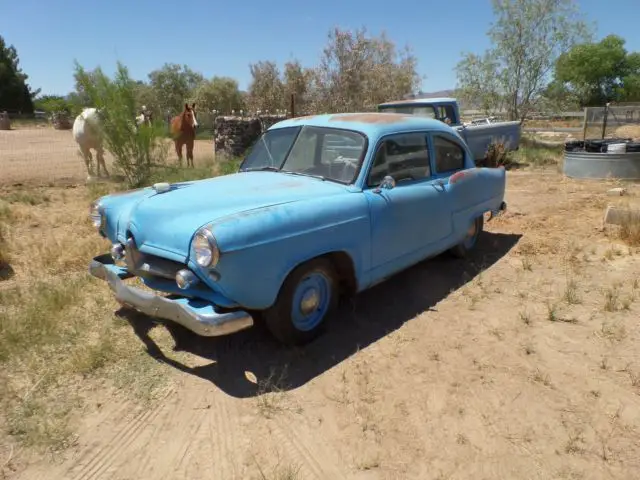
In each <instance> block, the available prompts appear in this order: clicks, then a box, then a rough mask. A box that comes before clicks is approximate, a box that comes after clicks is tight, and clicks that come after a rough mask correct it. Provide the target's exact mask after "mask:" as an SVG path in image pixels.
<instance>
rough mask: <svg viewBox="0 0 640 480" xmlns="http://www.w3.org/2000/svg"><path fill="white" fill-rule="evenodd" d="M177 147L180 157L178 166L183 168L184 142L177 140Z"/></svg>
mask: <svg viewBox="0 0 640 480" xmlns="http://www.w3.org/2000/svg"><path fill="white" fill-rule="evenodd" d="M175 146H176V154H177V155H178V165H180V166H182V141H181V140H176V141H175Z"/></svg>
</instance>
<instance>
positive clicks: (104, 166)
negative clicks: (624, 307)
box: [96, 146, 109, 177]
mask: <svg viewBox="0 0 640 480" xmlns="http://www.w3.org/2000/svg"><path fill="white" fill-rule="evenodd" d="M96 152H97V162H96V163H97V164H98V172H100V165H102V169H103V170H104V174H105V176H106V177H109V171H108V170H107V164H106V163H104V150H103V149H102V146H100V147H98V148H97V149H96ZM98 175H100V173H98Z"/></svg>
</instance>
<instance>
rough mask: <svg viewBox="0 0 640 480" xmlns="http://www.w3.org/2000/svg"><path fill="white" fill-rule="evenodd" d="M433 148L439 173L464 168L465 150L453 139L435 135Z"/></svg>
mask: <svg viewBox="0 0 640 480" xmlns="http://www.w3.org/2000/svg"><path fill="white" fill-rule="evenodd" d="M433 150H434V155H435V166H436V172H437V173H446V172H451V171H454V170H462V169H463V168H464V150H463V149H462V147H460V145H458V144H457V143H455V142H454V141H452V140H449V139H446V138H443V137H441V136H438V135H436V136H434V137H433Z"/></svg>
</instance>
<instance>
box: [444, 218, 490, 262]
mask: <svg viewBox="0 0 640 480" xmlns="http://www.w3.org/2000/svg"><path fill="white" fill-rule="evenodd" d="M483 227H484V216H482V215H480V216H479V217H477V218H475V219H474V220H473V222H471V225H469V229H468V230H467V234H466V235H465V237H464V239H463V240H462V242H460V243H459V244H458V245H456V246H455V247H453V248H452V249H451V253H452V254H453V255H454V256H456V257H458V258H464V257H466V256H467V254H468V253H469V252H470V251H471V250H473V249H474V248H475V246H476V244H477V243H478V237H479V236H480V233H481V232H482V229H483Z"/></svg>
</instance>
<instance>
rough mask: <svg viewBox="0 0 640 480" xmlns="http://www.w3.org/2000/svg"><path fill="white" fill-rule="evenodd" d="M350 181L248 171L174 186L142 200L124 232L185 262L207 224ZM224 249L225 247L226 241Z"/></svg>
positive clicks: (334, 191) (336, 190)
mask: <svg viewBox="0 0 640 480" xmlns="http://www.w3.org/2000/svg"><path fill="white" fill-rule="evenodd" d="M348 191H349V189H348V187H347V186H344V185H340V184H337V183H334V182H331V181H323V180H320V179H317V178H312V177H304V176H298V175H291V174H285V173H279V172H242V173H235V174H231V175H225V176H221V177H215V178H211V179H206V180H199V181H195V182H185V183H177V184H173V185H171V190H169V191H167V192H164V193H153V194H152V195H150V196H145V197H143V198H142V199H141V200H138V201H137V203H136V205H135V206H134V207H133V208H132V209H131V210H130V212H129V215H128V218H126V219H120V220H121V221H120V222H119V228H118V230H119V233H120V235H119V236H120V237H123V236H124V234H125V232H126V230H130V231H131V233H132V234H133V236H134V238H135V241H136V245H137V246H138V248H139V249H140V250H141V251H143V252H144V251H147V253H154V254H162V253H161V252H166V253H168V254H170V255H169V257H171V258H173V259H175V260H180V261H184V260H186V258H187V257H188V254H189V245H190V242H191V238H192V236H193V234H194V233H195V232H196V230H197V229H198V228H200V227H202V226H203V225H206V224H207V223H211V222H215V221H216V220H220V219H222V218H224V217H229V216H233V215H237V214H240V213H243V212H247V211H250V210H256V209H260V208H265V207H272V206H275V205H281V204H285V203H291V202H297V201H300V200H307V199H317V198H321V197H324V196H327V195H339V194H343V193H347V192H348ZM221 248H224V246H223V245H221Z"/></svg>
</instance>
